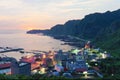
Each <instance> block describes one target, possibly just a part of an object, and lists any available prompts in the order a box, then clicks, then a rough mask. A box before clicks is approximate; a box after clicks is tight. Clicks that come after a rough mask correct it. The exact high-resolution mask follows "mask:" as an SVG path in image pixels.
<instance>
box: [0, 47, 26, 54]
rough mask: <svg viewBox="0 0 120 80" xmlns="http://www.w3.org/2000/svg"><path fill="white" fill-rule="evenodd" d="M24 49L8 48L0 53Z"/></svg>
mask: <svg viewBox="0 0 120 80" xmlns="http://www.w3.org/2000/svg"><path fill="white" fill-rule="evenodd" d="M20 50H24V49H23V48H16V49H6V50H4V51H0V53H6V52H13V51H20Z"/></svg>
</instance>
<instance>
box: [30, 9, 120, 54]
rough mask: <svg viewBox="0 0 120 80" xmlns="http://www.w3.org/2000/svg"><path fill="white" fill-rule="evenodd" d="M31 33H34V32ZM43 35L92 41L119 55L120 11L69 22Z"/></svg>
mask: <svg viewBox="0 0 120 80" xmlns="http://www.w3.org/2000/svg"><path fill="white" fill-rule="evenodd" d="M29 32H31V33H32V32H33V30H32V31H28V33H29ZM37 33H41V31H37ZM42 33H44V34H49V35H57V36H59V35H71V36H75V37H79V38H82V39H87V40H91V41H93V43H95V45H97V46H99V47H101V48H103V49H105V50H108V51H110V52H113V53H114V52H115V53H118V52H119V51H120V9H119V10H116V11H112V12H110V11H107V12H105V13H93V14H89V15H86V16H85V17H84V18H83V19H81V20H69V21H67V22H66V23H65V24H63V25H61V24H58V25H55V26H53V27H52V28H51V29H50V30H47V31H46V30H44V31H43V32H42Z"/></svg>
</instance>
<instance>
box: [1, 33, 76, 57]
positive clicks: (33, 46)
mask: <svg viewBox="0 0 120 80" xmlns="http://www.w3.org/2000/svg"><path fill="white" fill-rule="evenodd" d="M61 43H64V42H62V41H60V40H56V39H53V38H52V37H49V36H43V35H33V34H26V33H25V32H19V33H17V32H12V33H0V47H7V46H8V47H15V48H24V49H25V50H27V51H29V50H41V51H49V50H55V51H57V50H60V49H62V50H63V51H68V50H70V49H72V48H74V47H72V46H69V45H61ZM4 54H5V55H7V56H10V57H15V58H17V59H18V58H20V57H21V56H22V54H20V53H17V52H10V53H4Z"/></svg>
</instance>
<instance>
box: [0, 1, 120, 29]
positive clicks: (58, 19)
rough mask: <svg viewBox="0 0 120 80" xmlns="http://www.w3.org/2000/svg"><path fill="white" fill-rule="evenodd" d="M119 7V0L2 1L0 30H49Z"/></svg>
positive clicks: (0, 4)
mask: <svg viewBox="0 0 120 80" xmlns="http://www.w3.org/2000/svg"><path fill="white" fill-rule="evenodd" d="M119 8H120V0H0V30H16V29H18V30H30V29H49V28H51V27H52V26H54V25H56V24H64V23H65V22H66V21H67V20H72V19H81V18H83V17H84V16H85V15H87V14H90V13H94V12H106V11H108V10H110V11H113V10H117V9H119Z"/></svg>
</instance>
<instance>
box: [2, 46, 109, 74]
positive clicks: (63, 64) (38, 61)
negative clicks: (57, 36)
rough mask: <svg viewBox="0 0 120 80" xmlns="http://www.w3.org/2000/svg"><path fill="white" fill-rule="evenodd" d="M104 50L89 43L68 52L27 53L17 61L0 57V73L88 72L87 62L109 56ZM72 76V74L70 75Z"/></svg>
mask: <svg viewBox="0 0 120 80" xmlns="http://www.w3.org/2000/svg"><path fill="white" fill-rule="evenodd" d="M109 56H110V55H108V54H107V53H106V52H104V53H101V52H100V51H99V49H91V48H90V45H89V44H86V45H85V48H82V49H73V50H71V51H68V52H63V51H62V50H59V51H49V52H44V53H36V54H29V55H26V56H23V57H21V59H20V60H19V61H17V60H16V59H15V58H11V57H0V74H15V75H16V74H20V75H32V74H36V73H38V74H49V73H50V74H49V75H54V76H60V74H59V73H61V72H62V73H68V72H69V73H72V72H75V73H77V74H80V73H86V72H89V67H90V65H89V63H88V61H89V62H90V61H91V62H92V61H93V62H96V61H99V60H100V59H104V58H106V57H109ZM71 76H73V75H71Z"/></svg>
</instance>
